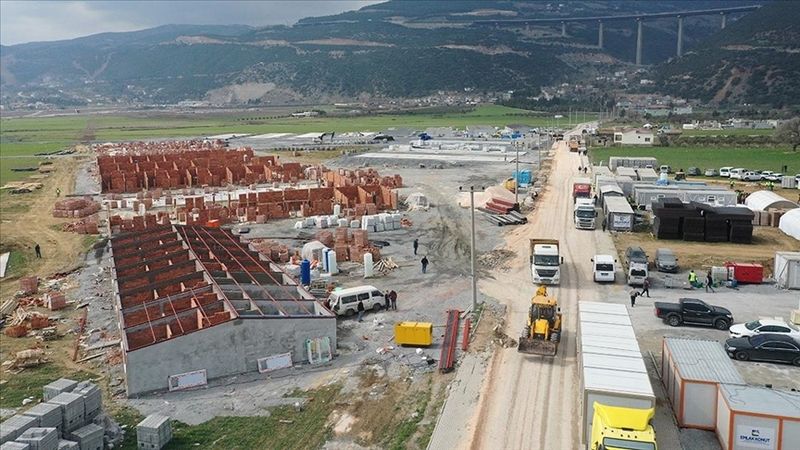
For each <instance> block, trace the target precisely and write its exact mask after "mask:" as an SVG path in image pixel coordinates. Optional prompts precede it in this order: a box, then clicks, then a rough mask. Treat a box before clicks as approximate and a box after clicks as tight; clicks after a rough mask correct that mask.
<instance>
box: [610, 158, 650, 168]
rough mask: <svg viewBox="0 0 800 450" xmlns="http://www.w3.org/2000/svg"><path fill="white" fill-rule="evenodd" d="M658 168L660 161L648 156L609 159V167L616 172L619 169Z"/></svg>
mask: <svg viewBox="0 0 800 450" xmlns="http://www.w3.org/2000/svg"><path fill="white" fill-rule="evenodd" d="M648 166H649V167H651V168H652V167H658V160H657V159H656V158H652V157H648V156H629V157H624V156H612V157H611V158H609V159H608V167H609V168H610V169H611V170H616V169H617V167H634V168H639V167H642V168H644V167H648Z"/></svg>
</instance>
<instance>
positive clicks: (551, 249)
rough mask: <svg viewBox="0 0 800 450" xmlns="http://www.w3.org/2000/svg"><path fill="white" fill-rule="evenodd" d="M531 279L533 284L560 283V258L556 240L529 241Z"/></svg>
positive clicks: (562, 260) (562, 259)
mask: <svg viewBox="0 0 800 450" xmlns="http://www.w3.org/2000/svg"><path fill="white" fill-rule="evenodd" d="M530 245H531V258H530V262H531V279H532V281H533V284H536V285H539V284H558V283H559V282H561V268H560V266H561V264H563V263H564V258H563V257H561V255H560V253H559V247H558V239H531V240H530Z"/></svg>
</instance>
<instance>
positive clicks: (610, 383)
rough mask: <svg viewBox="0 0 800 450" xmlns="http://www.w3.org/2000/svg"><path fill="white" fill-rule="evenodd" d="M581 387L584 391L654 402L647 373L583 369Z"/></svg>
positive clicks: (592, 368) (593, 368)
mask: <svg viewBox="0 0 800 450" xmlns="http://www.w3.org/2000/svg"><path fill="white" fill-rule="evenodd" d="M583 386H584V388H586V390H591V391H605V392H617V393H622V394H628V395H632V396H637V397H649V398H652V399H653V401H655V395H654V394H653V386H651V385H650V377H648V375H647V372H621V371H619V370H616V369H600V368H596V367H584V368H583Z"/></svg>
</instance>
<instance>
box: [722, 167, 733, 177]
mask: <svg viewBox="0 0 800 450" xmlns="http://www.w3.org/2000/svg"><path fill="white" fill-rule="evenodd" d="M731 169H733V167H720V168H719V176H721V177H725V178H730V177H731Z"/></svg>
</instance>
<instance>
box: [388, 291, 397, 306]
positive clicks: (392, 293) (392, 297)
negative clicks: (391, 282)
mask: <svg viewBox="0 0 800 450" xmlns="http://www.w3.org/2000/svg"><path fill="white" fill-rule="evenodd" d="M389 300H390V301H391V303H392V309H393V310H395V311H397V292H395V291H394V289H392V290H391V291H389Z"/></svg>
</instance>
